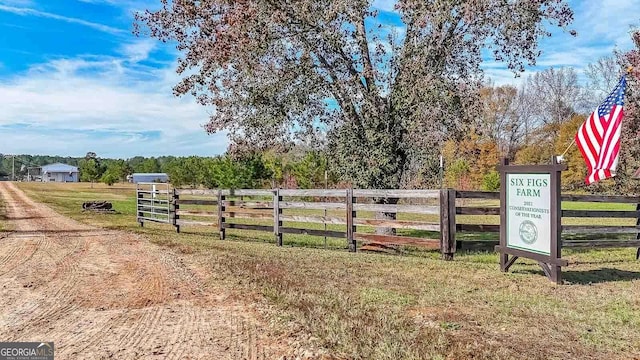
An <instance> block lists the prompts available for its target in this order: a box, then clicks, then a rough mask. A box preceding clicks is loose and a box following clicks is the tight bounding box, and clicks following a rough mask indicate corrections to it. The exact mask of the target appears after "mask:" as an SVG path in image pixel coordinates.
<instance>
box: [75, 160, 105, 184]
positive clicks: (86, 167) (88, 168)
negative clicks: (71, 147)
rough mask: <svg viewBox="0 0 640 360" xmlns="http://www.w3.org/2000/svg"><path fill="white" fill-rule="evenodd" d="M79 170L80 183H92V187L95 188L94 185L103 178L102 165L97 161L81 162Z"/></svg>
mask: <svg viewBox="0 0 640 360" xmlns="http://www.w3.org/2000/svg"><path fill="white" fill-rule="evenodd" d="M78 170H79V171H80V181H86V182H91V187H93V183H94V182H96V181H98V179H100V177H101V176H102V171H101V167H100V163H99V162H98V160H97V159H92V158H90V159H83V160H81V161H80V166H79V169H78Z"/></svg>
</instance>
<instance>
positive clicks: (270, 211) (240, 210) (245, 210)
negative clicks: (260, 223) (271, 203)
mask: <svg viewBox="0 0 640 360" xmlns="http://www.w3.org/2000/svg"><path fill="white" fill-rule="evenodd" d="M224 210H225V212H232V213H237V214H267V215H271V216H273V209H269V208H267V209H251V208H242V207H237V206H234V207H231V206H225V207H224Z"/></svg>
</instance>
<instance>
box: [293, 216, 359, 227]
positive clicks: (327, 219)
mask: <svg viewBox="0 0 640 360" xmlns="http://www.w3.org/2000/svg"><path fill="white" fill-rule="evenodd" d="M280 220H282V221H290V222H303V223H314V224H339V225H342V224H346V223H347V220H346V219H343V218H339V217H333V216H298V215H280Z"/></svg>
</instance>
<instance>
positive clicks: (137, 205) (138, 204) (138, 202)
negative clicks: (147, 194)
mask: <svg viewBox="0 0 640 360" xmlns="http://www.w3.org/2000/svg"><path fill="white" fill-rule="evenodd" d="M136 193H137V198H136V212H137V213H138V219H137V220H138V223H139V224H140V227H144V220H143V219H142V217H143V216H144V214H143V213H141V212H140V205H141V204H140V199H144V193H141V192H140V189H139V188H137V187H136Z"/></svg>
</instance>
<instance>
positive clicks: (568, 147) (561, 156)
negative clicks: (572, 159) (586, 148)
mask: <svg viewBox="0 0 640 360" xmlns="http://www.w3.org/2000/svg"><path fill="white" fill-rule="evenodd" d="M575 143H576V138H575V137H574V138H573V141H572V142H571V144H569V146H567V149H566V150H565V151H564V152H563V153H562V155H560V158H564V155H565V154H566V153H567V151H569V149H571V147H572V146H573V144H575Z"/></svg>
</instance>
